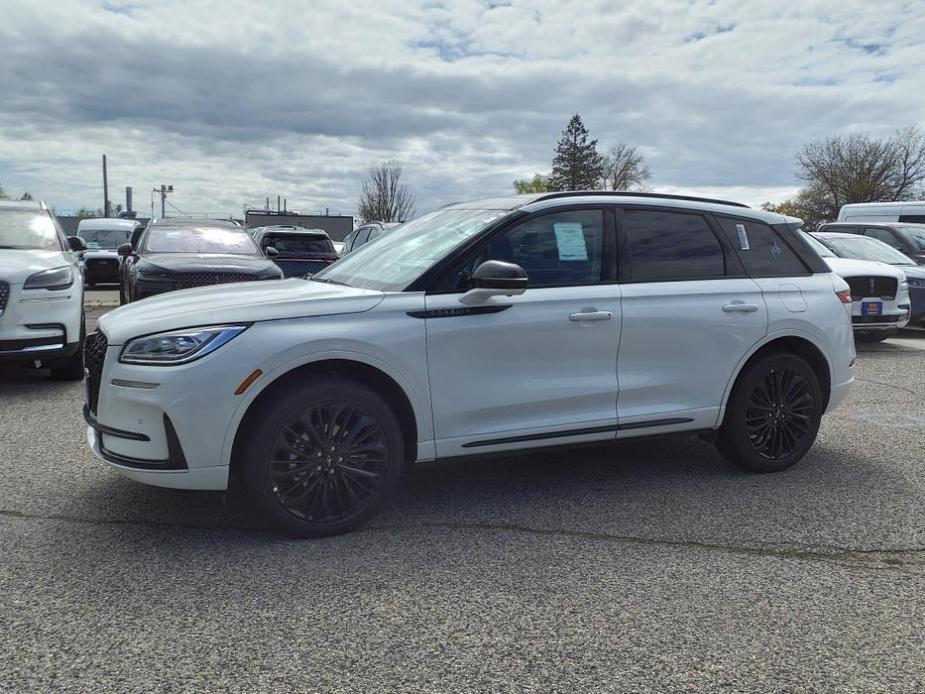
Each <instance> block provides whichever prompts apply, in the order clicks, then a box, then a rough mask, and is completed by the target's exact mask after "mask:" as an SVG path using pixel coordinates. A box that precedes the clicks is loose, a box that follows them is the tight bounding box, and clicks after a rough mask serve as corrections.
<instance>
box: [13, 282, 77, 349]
mask: <svg viewBox="0 0 925 694" xmlns="http://www.w3.org/2000/svg"><path fill="white" fill-rule="evenodd" d="M82 320H83V288H82V287H81V286H80V283H79V281H78V282H75V283H74V284H73V285H72V286H71V287H69V288H67V289H61V290H55V291H49V290H46V289H30V290H23V288H22V285H10V293H9V297H8V299H7V304H6V308H5V310H4V311H3V313H2V314H0V361H3V362H17V361H18V362H33V361H43V362H44V361H54V360H58V359H67V358H68V357H71V356H73V355H74V354H75V353H76V352H77V350H78V349H79V348H80V330H81V327H82V326H81V322H82Z"/></svg>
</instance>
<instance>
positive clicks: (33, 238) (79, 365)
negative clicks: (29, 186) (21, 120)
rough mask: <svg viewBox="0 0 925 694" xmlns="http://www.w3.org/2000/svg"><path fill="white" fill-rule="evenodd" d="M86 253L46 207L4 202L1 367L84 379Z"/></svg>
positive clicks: (0, 217)
mask: <svg viewBox="0 0 925 694" xmlns="http://www.w3.org/2000/svg"><path fill="white" fill-rule="evenodd" d="M84 249H85V246H84V243H83V241H82V240H81V239H79V238H77V237H70V238H65V236H64V234H63V232H62V231H61V227H60V226H59V225H58V220H57V219H55V216H54V214H52V212H51V211H50V210H49V209H48V208H47V207H46V206H45V205H44V204H42V203H35V202H25V201H21V202H3V201H0V361H3V362H10V361H13V362H20V363H24V364H35V365H37V366H42V367H44V368H50V369H51V375H52V377H53V378H55V379H58V380H80V379H82V378H83V375H84V367H83V356H82V355H83V350H82V347H83V340H84V320H83V271H82V266H81V262H80V259H79V258H78V256H77V253H78V252H80V251H82V250H84Z"/></svg>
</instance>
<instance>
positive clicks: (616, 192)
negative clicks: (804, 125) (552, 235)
mask: <svg viewBox="0 0 925 694" xmlns="http://www.w3.org/2000/svg"><path fill="white" fill-rule="evenodd" d="M586 195H619V196H625V197H630V198H661V199H664V200H689V201H691V202H711V203H714V204H717V205H732V206H733V207H749V206H748V205H746V204H745V203H741V202H732V201H731V200H718V199H716V198H698V197H696V196H694V195H674V194H671V193H634V192H632V191H628V190H563V191H559V192H556V193H546V194H544V195H540V196H539V197H538V198H534V199H533V200H531V201H530V202H539V201H540V200H552V199H554V198H569V197H578V196H586ZM749 209H750V208H749Z"/></svg>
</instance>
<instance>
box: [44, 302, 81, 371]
mask: <svg viewBox="0 0 925 694" xmlns="http://www.w3.org/2000/svg"><path fill="white" fill-rule="evenodd" d="M86 338H87V330H86V317H85V316H84V314H83V313H81V314H80V333H79V337H78V343H79V344H78V347H77V351H76V352H75V353H74V354H73V356H71V357H70V358H69V359H67V360H66V361H64V362H59V363H56V364H54V365H53V366H52V367H51V377H52V379H53V380H55V381H82V380H83V378H84V340H86Z"/></svg>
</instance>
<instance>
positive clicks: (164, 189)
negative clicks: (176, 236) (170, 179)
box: [151, 183, 173, 219]
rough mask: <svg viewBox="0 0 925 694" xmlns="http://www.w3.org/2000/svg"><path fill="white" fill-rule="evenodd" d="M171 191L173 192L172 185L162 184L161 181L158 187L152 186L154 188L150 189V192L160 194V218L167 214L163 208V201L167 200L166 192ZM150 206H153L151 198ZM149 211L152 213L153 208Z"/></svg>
mask: <svg viewBox="0 0 925 694" xmlns="http://www.w3.org/2000/svg"><path fill="white" fill-rule="evenodd" d="M172 192H173V186H168V185H164V184H163V183H161V187H160V188H154V189H152V190H151V193H157V194H158V195H160V196H161V219H163V218H164V217H166V216H167V214H166V212H165V210H164V203H165V202H166V200H167V194H168V193H172ZM151 206H152V208H153V206H154V202H153V199H152V203H151ZM151 213H152V214H153V213H154V210H153V209H152V210H151Z"/></svg>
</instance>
